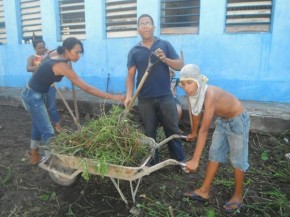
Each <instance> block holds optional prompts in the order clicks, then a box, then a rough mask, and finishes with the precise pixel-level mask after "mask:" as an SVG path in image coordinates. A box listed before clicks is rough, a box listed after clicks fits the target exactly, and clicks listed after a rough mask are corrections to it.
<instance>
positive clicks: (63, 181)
mask: <svg viewBox="0 0 290 217" xmlns="http://www.w3.org/2000/svg"><path fill="white" fill-rule="evenodd" d="M50 163H51V167H52V168H54V169H55V170H56V171H58V172H61V173H64V174H66V175H71V174H73V173H74V172H75V170H74V169H71V168H69V167H65V166H64V165H63V164H62V162H61V160H60V159H59V158H57V157H54V158H53V159H51V162H50ZM48 174H49V176H50V178H51V179H52V180H53V181H54V182H55V183H56V184H58V185H61V186H72V185H73V184H75V183H76V181H77V180H78V179H79V177H80V176H79V175H77V176H75V177H74V178H66V177H64V176H61V175H59V174H57V173H55V172H53V171H52V172H48Z"/></svg>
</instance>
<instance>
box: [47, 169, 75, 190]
mask: <svg viewBox="0 0 290 217" xmlns="http://www.w3.org/2000/svg"><path fill="white" fill-rule="evenodd" d="M48 173H49V176H50V178H51V179H52V180H53V181H54V182H55V183H56V184H58V185H60V186H65V187H68V186H72V185H73V184H75V183H76V181H77V180H78V179H79V175H78V176H76V177H74V178H72V179H67V178H65V177H61V176H60V175H58V174H55V173H53V172H48Z"/></svg>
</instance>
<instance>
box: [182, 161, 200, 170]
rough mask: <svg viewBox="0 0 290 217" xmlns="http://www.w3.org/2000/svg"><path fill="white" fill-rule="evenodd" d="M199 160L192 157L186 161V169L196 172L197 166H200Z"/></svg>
mask: <svg viewBox="0 0 290 217" xmlns="http://www.w3.org/2000/svg"><path fill="white" fill-rule="evenodd" d="M198 165H199V162H198V161H196V160H195V159H191V160H190V161H187V162H186V167H185V168H186V169H187V170H188V171H189V172H196V170H197V168H198Z"/></svg>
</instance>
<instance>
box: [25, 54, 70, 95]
mask: <svg viewBox="0 0 290 217" xmlns="http://www.w3.org/2000/svg"><path fill="white" fill-rule="evenodd" d="M59 62H64V63H67V61H66V60H55V59H49V58H48V59H47V60H45V61H43V62H42V63H41V65H40V67H39V69H38V70H37V71H36V73H34V74H33V76H32V77H31V79H30V80H29V82H28V86H29V87H30V88H31V89H32V90H34V91H36V92H38V93H47V92H48V89H49V87H50V86H51V85H52V84H53V83H54V82H59V81H61V79H62V78H63V75H54V73H53V71H52V66H53V64H55V63H59Z"/></svg>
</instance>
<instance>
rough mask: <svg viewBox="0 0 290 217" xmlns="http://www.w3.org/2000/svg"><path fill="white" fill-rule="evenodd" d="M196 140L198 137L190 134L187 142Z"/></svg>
mask: <svg viewBox="0 0 290 217" xmlns="http://www.w3.org/2000/svg"><path fill="white" fill-rule="evenodd" d="M196 138H197V135H196V134H192V133H191V134H188V135H187V136H186V141H195V140H196Z"/></svg>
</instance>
